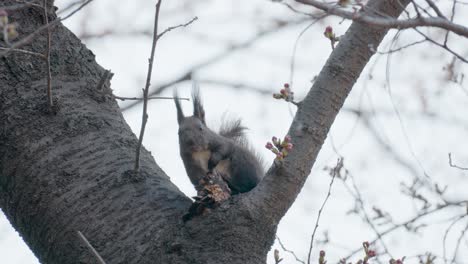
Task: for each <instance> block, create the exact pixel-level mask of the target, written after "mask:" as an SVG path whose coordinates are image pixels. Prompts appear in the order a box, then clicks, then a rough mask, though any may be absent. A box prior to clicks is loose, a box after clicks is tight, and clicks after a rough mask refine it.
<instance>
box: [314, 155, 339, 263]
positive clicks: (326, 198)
mask: <svg viewBox="0 0 468 264" xmlns="http://www.w3.org/2000/svg"><path fill="white" fill-rule="evenodd" d="M342 167H343V158H339V159H338V162H337V164H336V167H335V168H334V169H333V173H332V179H331V181H330V185H329V186H328V193H327V196H326V197H325V200H323V203H322V206H320V209H319V211H318V215H317V220H316V221H315V227H314V231H313V232H312V236H311V238H310V246H309V254H308V255H307V264H310V256H311V254H312V248H313V247H314V237H315V233H316V232H317V228H318V223H319V221H320V216H321V215H322V211H323V208H324V207H325V204H326V203H327V201H328V198H329V197H330V195H331V188H332V185H333V182H334V181H335V177H336V175H337V174H339V173H340V170H341V168H342Z"/></svg>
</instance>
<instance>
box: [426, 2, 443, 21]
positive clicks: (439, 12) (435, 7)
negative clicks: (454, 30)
mask: <svg viewBox="0 0 468 264" xmlns="http://www.w3.org/2000/svg"><path fill="white" fill-rule="evenodd" d="M426 2H427V3H428V4H429V6H430V7H431V8H432V10H434V12H436V14H437V15H438V16H439V17H441V18H445V19H447V18H446V17H445V16H444V14H442V12H441V11H440V9H439V7H437V5H436V4H435V3H434V1H432V0H426Z"/></svg>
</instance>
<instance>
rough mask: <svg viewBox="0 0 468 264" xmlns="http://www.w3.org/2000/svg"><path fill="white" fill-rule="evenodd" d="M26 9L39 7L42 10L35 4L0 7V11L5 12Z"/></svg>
mask: <svg viewBox="0 0 468 264" xmlns="http://www.w3.org/2000/svg"><path fill="white" fill-rule="evenodd" d="M28 7H40V8H42V6H41V5H38V4H35V3H20V4H14V5H8V6H0V9H3V10H5V11H16V10H21V9H25V8H28Z"/></svg>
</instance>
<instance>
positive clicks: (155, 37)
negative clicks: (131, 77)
mask: <svg viewBox="0 0 468 264" xmlns="http://www.w3.org/2000/svg"><path fill="white" fill-rule="evenodd" d="M161 2H162V0H158V2H157V3H156V11H155V14H154V29H153V44H152V46H151V55H150V58H149V60H148V73H147V75H146V84H145V88H144V89H143V114H142V120H141V128H140V136H139V137H138V145H137V149H136V158H135V168H134V170H135V172H137V173H138V171H139V169H140V152H141V145H142V144H143V137H144V135H145V128H146V123H147V122H148V93H149V87H150V85H151V75H152V72H153V63H154V54H155V51H156V45H157V44H158V39H159V34H158V23H159V10H161Z"/></svg>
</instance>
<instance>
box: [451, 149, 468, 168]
mask: <svg viewBox="0 0 468 264" xmlns="http://www.w3.org/2000/svg"><path fill="white" fill-rule="evenodd" d="M448 157H449V165H450V167H452V168H457V169H460V170H468V168H465V167H460V166H458V165H455V164H453V162H452V153H450V152H449V154H448Z"/></svg>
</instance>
